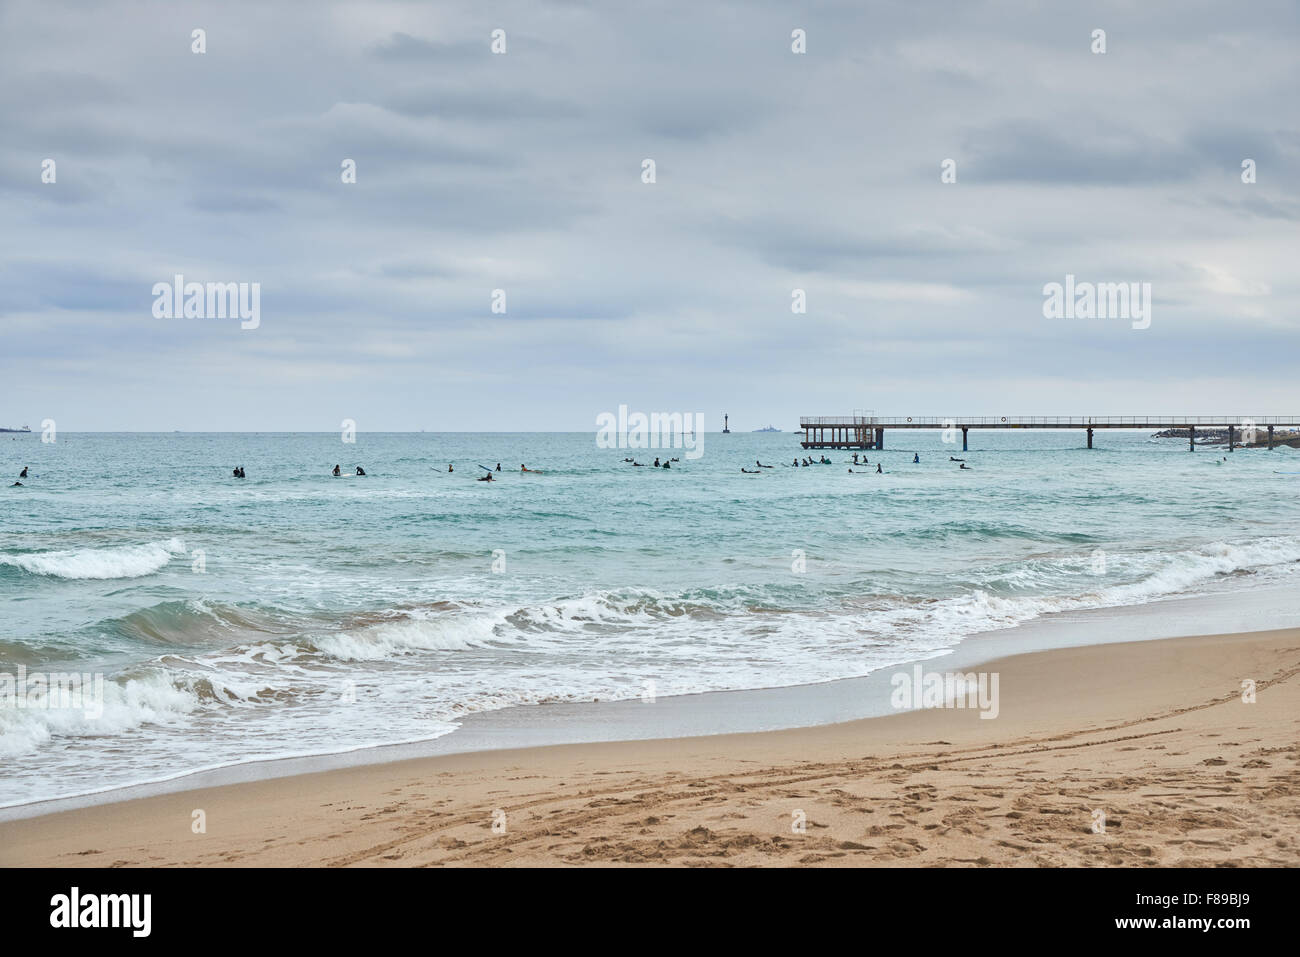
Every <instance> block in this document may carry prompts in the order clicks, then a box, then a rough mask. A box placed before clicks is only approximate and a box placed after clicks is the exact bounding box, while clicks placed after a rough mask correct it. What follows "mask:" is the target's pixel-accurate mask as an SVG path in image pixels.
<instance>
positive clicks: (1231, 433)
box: [1228, 425, 1236, 452]
mask: <svg viewBox="0 0 1300 957" xmlns="http://www.w3.org/2000/svg"><path fill="white" fill-rule="evenodd" d="M1235 431H1236V429H1234V428H1233V427H1232V426H1231V425H1230V426H1228V451H1229V452H1231V451H1232V435H1233V433H1234V432H1235Z"/></svg>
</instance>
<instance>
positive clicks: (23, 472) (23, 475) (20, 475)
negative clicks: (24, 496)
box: [18, 465, 27, 478]
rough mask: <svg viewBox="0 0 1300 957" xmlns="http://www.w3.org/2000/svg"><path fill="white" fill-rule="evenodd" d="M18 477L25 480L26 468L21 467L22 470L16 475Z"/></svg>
mask: <svg viewBox="0 0 1300 957" xmlns="http://www.w3.org/2000/svg"><path fill="white" fill-rule="evenodd" d="M18 477H19V478H27V466H25V465H24V466H23V470H22V471H21V472H19V473H18Z"/></svg>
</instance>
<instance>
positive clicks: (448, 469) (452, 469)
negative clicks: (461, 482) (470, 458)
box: [447, 462, 456, 472]
mask: <svg viewBox="0 0 1300 957" xmlns="http://www.w3.org/2000/svg"><path fill="white" fill-rule="evenodd" d="M447 471H448V472H454V471H456V470H455V469H454V468H452V467H451V463H450V462H448V463H447Z"/></svg>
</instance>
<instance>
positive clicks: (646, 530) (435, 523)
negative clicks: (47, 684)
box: [0, 431, 1300, 804]
mask: <svg viewBox="0 0 1300 957" xmlns="http://www.w3.org/2000/svg"><path fill="white" fill-rule="evenodd" d="M888 442H889V444H890V446H891V448H889V449H886V450H884V451H882V452H880V453H867V454H868V456H869V458H870V459H871V462H872V466H871V468H872V469H873V470H874V466H875V464H876V462H877V461H880V462H883V464H884V468H885V470H886V471H885V474H883V475H876V474H874V471H873V472H870V473H868V474H865V475H859V474H852V475H850V474H849V473H848V469H849V468H850V467H851V464H850V456H849V455H846V454H845V453H843V452H829V451H828V452H825V453H820V452H817V453H813V454H814V455H822V454H824V455H826V456H828V457H829V458H831V459H833V460H834V461H835V463H836V464H835V465H833V466H814V467H810V468H792V467H789V464H790V462H791V460H792V459H794V458H795V457H796V456H799V455H800V453H801V450H799V449H798V446H797V438H796V436H794V435H791V434H788V433H786V434H732V435H725V436H724V435H719V434H715V433H714V434H707V435H705V436H703V446H702V448H703V455H702V456H701V457H700V458H698V459H691V458H689V457H688V456H687V455H686V453H685V451H684V450H681V449H678V450H671V451H668V450H635V451H632V450H623V449H605V448H599V447H598V446H597V443H596V441H595V437H594V436H593V435H592V434H522V435H508V434H485V435H470V434H450V435H441V434H418V435H415V434H388V435H384V434H375V435H367V434H361V435H358V436H357V439H356V443H355V444H344V443H342V442H341V441H340V437H339V435H338V434H337V433H331V434H293V435H271V434H261V435H228V434H196V435H186V434H172V435H146V434H60V435H59V436H58V441H57V442H56V443H54V444H42V443H41V441H40V438H39V435H32V436H19V437H13V436H0V474H3V475H6V476H16V475H17V473H18V471H19V469H21V468H22V467H23V466H24V465H26V466H30V468H31V473H32V476H33V477H31V478H29V479H28V480H26V482H25V487H23V488H0V510H3V511H2V514H3V518H4V520H3V523H0V675H4V674H9V675H15V676H16V675H17V673H18V669H19V668H20V667H22V668H23V669H26V671H27V672H28V673H57V672H71V671H76V672H78V673H90V674H101V675H102V676H103V678H104V684H103V686H102V688H103V690H102V695H103V697H102V704H103V711H102V714H99V715H90V714H87V709H86V708H70V707H47V706H43V705H48V704H50V703H51V702H49V701H48V700H47V699H43V698H42V697H41V695H40V694H39V693H35V694H28V696H27V698H26V699H25V705H26V706H24V707H17V706H15V705H16V704H17V702H16V701H12V702H3V701H0V758H2V759H3V765H2V766H0V804H10V803H16V802H25V801H31V800H37V799H43V798H50V797H56V796H64V795H70V794H77V793H85V792H89V791H92V790H96V789H100V788H106V787H112V786H117V785H122V784H127V783H135V782H143V781H151V780H159V779H163V778H166V777H169V776H174V775H177V774H182V773H186V772H188V771H191V770H196V769H200V768H208V767H215V766H220V765H225V764H230V763H237V762H245V761H251V760H256V759H261V758H267V757H276V756H286V755H290V754H311V753H324V752H332V751H338V750H344V749H350V748H361V747H367V746H373V745H377V744H383V743H394V742H399V741H411V740H420V739H425V738H429V737H433V736H437V735H441V734H445V733H447V732H448V731H450V730H452V729H453V728H454V727H455V726H456V721H457V719H458V718H460V717H462V716H464V715H466V714H468V713H471V712H475V711H481V710H486V709H495V708H502V707H508V706H510V705H515V704H525V703H536V702H546V701H569V700H591V699H594V698H598V699H602V700H604V699H611V698H628V697H636V696H640V695H642V694H643V693H645V692H647V691H649V690H653V692H654V694H656V695H657V696H665V695H673V694H685V693H691V692H697V691H704V690H722V689H734V688H755V687H770V686H777V685H789V684H797V683H807V682H816V681H825V680H829V679H834V678H842V677H849V676H854V675H862V674H866V673H868V672H870V671H873V670H875V669H878V668H881V667H885V666H890V665H895V664H899V663H902V662H904V661H910V660H915V659H917V658H921V657H927V656H932V655H936V654H941V653H943V652H944V650H945V649H949V648H951V647H952V646H953V645H954V644H956V643H957V642H959V641H961V639H962V638H963V637H965V636H968V635H972V634H976V633H979V632H983V631H988V630H991V629H994V628H999V627H1006V626H1008V625H1014V624H1016V623H1019V622H1025V621H1030V620H1033V619H1035V618H1039V617H1041V616H1043V615H1048V614H1052V613H1054V612H1061V611H1071V610H1076V609H1084V608H1092V607H1104V606H1111V605H1126V604H1135V603H1142V602H1149V601H1153V600H1157V599H1160V598H1164V597H1168V596H1172V595H1191V594H1204V593H1207V592H1215V591H1238V592H1239V591H1242V590H1246V589H1250V588H1253V587H1256V586H1259V585H1266V584H1267V585H1275V584H1277V583H1279V582H1282V583H1285V582H1287V581H1288V580H1294V577H1295V575H1296V571H1297V568H1300V565H1298V564H1297V562H1298V561H1300V534H1297V532H1298V530H1300V484H1298V482H1300V476H1296V475H1285V474H1277V473H1276V472H1275V470H1283V471H1300V456H1298V453H1297V452H1296V451H1294V450H1290V449H1279V450H1275V451H1272V452H1265V451H1260V450H1250V451H1246V450H1238V451H1236V452H1234V453H1232V454H1231V455H1228V456H1227V458H1228V461H1227V462H1219V460H1220V459H1221V458H1222V457H1223V452H1222V450H1219V451H1215V450H1213V449H1209V448H1203V449H1201V450H1199V451H1197V452H1196V453H1188V452H1187V450H1186V445H1185V441H1184V440H1176V439H1175V440H1154V439H1151V438H1149V437H1148V436H1147V435H1146V434H1139V433H1130V432H1104V431H1103V432H1098V433H1097V443H1098V445H1099V446H1100V448H1098V449H1095V450H1092V451H1088V450H1086V449H1083V448H1082V447H1081V446H1082V444H1083V435H1082V433H1078V434H1076V433H1074V432H1064V431H1063V432H972V433H971V443H972V448H971V451H970V452H968V453H962V452H960V451H957V449H958V448H959V446H952V445H945V444H944V443H943V442H942V441H941V433H939V432H937V431H934V432H910V433H908V432H894V431H891V432H890V433H889V435H888ZM914 451H918V452H919V454H920V458H921V461H920V463H919V464H913V462H912V456H913V452H914ZM656 455H659V456H660V457H669V456H677V457H678V458H679V459H680V461H679V462H675V463H673V468H672V470H671V471H664V470H661V469H654V468H634V467H632V466H631V465H629V464H627V463H625V462H624V461H623V459H624V458H625V457H632V456H634V457H635V458H636V459H637V460H638V461H641V462H653V461H654V458H655V456H656ZM950 456H957V457H964V458H965V459H966V460H967V461H968V463H969V464H970V465H971V466H972V469H971V470H970V471H965V472H962V471H958V469H957V466H956V464H955V463H952V462H950V461H949V457H950ZM755 460H761V461H763V462H764V463H769V462H770V463H772V464H775V465H777V467H776V468H773V469H770V470H766V469H765V470H763V471H762V473H761V474H758V475H746V474H742V473H741V471H740V469H741V467H742V466H746V467H751V468H752V467H753V464H754V462H755ZM498 461H500V462H501V465H502V469H503V471H502V473H501V475H500V481H498V482H494V483H491V484H488V483H483V482H477V481H475V478H476V477H477V476H479V475H481V474H483V472H482V471H481V470H480V469H479V468H478V467H477V466H478V465H479V464H480V463H481V464H483V465H490V466H495V465H496V463H497V462H498ZM449 462H451V463H454V464H455V469H456V471H455V472H454V473H451V474H448V473H446V472H443V471H436V470H435V467H437V468H439V469H441V468H445V466H446V465H447V463H449ZM521 462H525V463H527V464H528V465H529V467H530V468H537V469H543V470H544V473H543V474H534V475H522V474H520V473H519V472H518V467H519V464H520V463H521ZM335 463H338V464H340V465H342V466H343V470H344V471H352V470H353V469H354V467H355V466H356V465H357V464H361V465H363V466H364V467H365V469H366V471H367V472H368V473H370V474H369V475H367V476H366V477H358V478H351V479H335V478H333V477H332V476H331V475H330V474H329V470H330V469H331V468H332V467H333V466H334V465H335ZM1216 463H1218V464H1216ZM241 464H242V465H243V466H244V467H245V469H246V470H247V474H248V478H246V479H244V480H242V481H240V480H236V479H234V478H232V477H230V472H231V469H232V468H233V467H234V466H236V465H241ZM9 481H12V478H9V479H6V480H5V482H4V483H3V484H4V485H8V482H9ZM494 564H495V570H494ZM0 690H2V689H0ZM6 704H7V705H8V706H6Z"/></svg>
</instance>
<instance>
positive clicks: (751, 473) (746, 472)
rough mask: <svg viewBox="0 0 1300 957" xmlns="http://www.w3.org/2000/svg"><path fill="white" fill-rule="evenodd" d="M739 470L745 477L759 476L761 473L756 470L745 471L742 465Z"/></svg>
mask: <svg viewBox="0 0 1300 957" xmlns="http://www.w3.org/2000/svg"><path fill="white" fill-rule="evenodd" d="M740 470H741V471H742V472H744V473H745V474H746V475H759V474H761V473H760V472H759V471H758V469H747V468H745V467H744V466H743V465H742V466H741V467H740Z"/></svg>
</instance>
